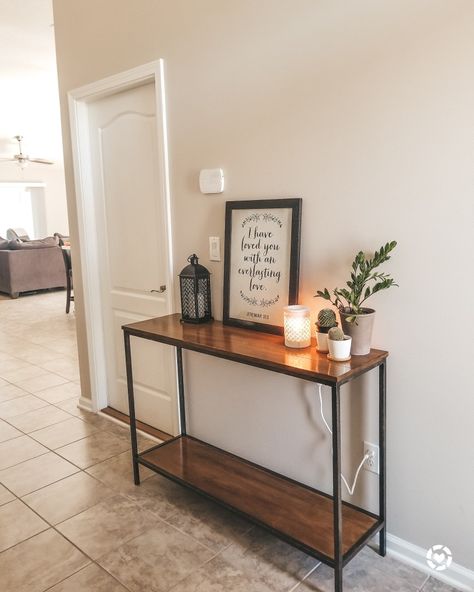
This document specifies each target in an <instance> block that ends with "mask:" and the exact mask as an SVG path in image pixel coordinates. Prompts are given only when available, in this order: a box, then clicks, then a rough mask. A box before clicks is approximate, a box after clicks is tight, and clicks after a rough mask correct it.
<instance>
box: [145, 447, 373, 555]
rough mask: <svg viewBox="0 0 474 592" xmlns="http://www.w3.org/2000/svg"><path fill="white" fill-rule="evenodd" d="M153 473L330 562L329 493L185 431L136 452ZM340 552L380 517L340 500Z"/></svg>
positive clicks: (363, 537)
mask: <svg viewBox="0 0 474 592" xmlns="http://www.w3.org/2000/svg"><path fill="white" fill-rule="evenodd" d="M139 462H140V463H141V464H143V465H145V466H147V467H148V468H151V469H153V470H155V471H157V472H158V473H161V474H163V475H165V476H166V477H169V478H170V479H173V480H174V481H177V482H179V483H181V484H182V485H185V486H187V487H191V488H192V489H195V490H196V491H199V492H200V493H203V494H204V495H206V496H208V497H210V498H212V499H214V500H215V501H217V502H219V503H221V504H224V505H225V506H227V507H229V508H231V509H233V510H236V511H238V512H240V513H241V514H244V515H245V516H247V517H248V518H250V519H251V520H252V521H254V522H256V523H258V524H261V525H262V526H264V527H265V528H268V529H270V530H271V531H273V532H274V533H275V534H277V535H278V536H280V537H281V538H283V539H285V540H287V541H288V542H290V543H291V544H292V545H294V546H296V547H299V548H300V549H302V550H304V551H305V552H306V553H308V554H310V555H313V556H315V557H317V558H319V559H321V560H322V561H324V562H325V563H327V564H328V565H333V564H334V533H333V498H332V497H331V496H329V495H326V494H324V493H321V492H319V491H316V490H314V489H311V488H309V487H306V486H305V485H302V484H300V483H296V482H295V481H292V480H290V479H288V478H286V477H284V476H282V475H278V474H276V473H273V472H271V471H269V470H267V469H265V468H263V467H259V466H257V465H254V464H253V463H250V462H249V461H246V460H244V459H242V458H239V457H238V456H235V455H233V454H230V453H228V452H225V451H223V450H220V449H219V448H216V447H214V446H211V445H209V444H206V443H205V442H202V441H200V440H197V439H196V438H193V437H190V436H179V437H177V438H174V439H173V440H169V441H168V442H165V443H164V444H161V445H159V446H157V447H155V448H153V449H150V450H148V451H145V452H143V453H142V454H140V455H139ZM342 524H343V535H342V539H343V545H342V546H343V553H344V559H345V560H349V559H350V558H351V556H352V555H353V552H356V551H357V549H358V548H359V546H360V545H362V544H364V543H365V542H366V541H367V540H368V539H369V538H370V537H371V536H373V534H375V532H377V531H378V530H380V528H381V527H382V525H383V524H382V522H381V521H380V520H379V519H378V518H377V517H376V516H374V515H373V514H370V513H368V512H365V511H364V510H361V509H359V508H355V507H354V506H351V505H349V504H346V503H344V502H343V504H342Z"/></svg>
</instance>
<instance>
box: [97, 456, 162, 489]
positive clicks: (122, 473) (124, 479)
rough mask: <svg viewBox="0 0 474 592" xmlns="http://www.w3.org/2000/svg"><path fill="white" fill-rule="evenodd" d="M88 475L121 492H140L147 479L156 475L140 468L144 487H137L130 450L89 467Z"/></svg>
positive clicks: (144, 468)
mask: <svg viewBox="0 0 474 592" xmlns="http://www.w3.org/2000/svg"><path fill="white" fill-rule="evenodd" d="M87 473H89V475H92V476H93V477H95V478H96V479H99V480H100V481H101V482H102V483H105V485H108V486H109V487H111V488H113V489H115V490H116V491H120V492H122V491H127V492H128V491H130V490H131V491H134V490H138V489H140V488H141V487H142V485H143V484H144V483H146V481H147V479H149V478H150V477H152V476H153V475H155V473H154V472H153V471H150V469H147V468H146V467H140V479H141V481H142V485H140V486H136V485H135V484H134V482H133V470H132V455H131V451H130V450H128V451H126V452H122V453H121V454H119V455H117V456H114V457H113V458H109V459H108V460H105V461H103V462H101V463H98V464H96V465H94V466H92V467H89V468H88V469H87Z"/></svg>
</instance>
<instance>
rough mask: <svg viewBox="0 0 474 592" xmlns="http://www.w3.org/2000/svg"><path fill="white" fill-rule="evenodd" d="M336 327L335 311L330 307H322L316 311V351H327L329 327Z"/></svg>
mask: <svg viewBox="0 0 474 592" xmlns="http://www.w3.org/2000/svg"><path fill="white" fill-rule="evenodd" d="M333 327H337V320H336V313H335V312H334V311H333V310H332V309H331V308H323V309H322V310H320V311H319V313H318V321H317V323H316V329H317V330H316V341H317V347H316V349H317V350H318V352H321V353H327V352H328V333H329V329H332V328H333Z"/></svg>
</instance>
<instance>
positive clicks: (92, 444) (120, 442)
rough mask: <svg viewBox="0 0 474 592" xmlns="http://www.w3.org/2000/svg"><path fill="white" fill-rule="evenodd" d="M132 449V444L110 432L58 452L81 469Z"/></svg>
mask: <svg viewBox="0 0 474 592" xmlns="http://www.w3.org/2000/svg"><path fill="white" fill-rule="evenodd" d="M129 448H130V443H129V442H128V441H126V440H124V439H122V438H119V437H118V436H115V434H111V433H109V432H96V433H95V434H92V435H91V436H88V437H87V438H83V439H82V440H78V441H77V442H73V443H72V444H68V445H67V446H62V447H61V448H58V449H57V450H56V452H57V453H58V454H60V455H61V456H63V457H64V458H66V459H67V460H70V461H71V462H73V463H74V464H75V465H77V466H78V467H81V469H85V468H87V467H90V466H92V465H95V464H97V463H99V462H101V461H103V460H105V459H107V458H111V457H112V456H116V455H117V454H120V453H121V452H124V451H125V450H128V449H129Z"/></svg>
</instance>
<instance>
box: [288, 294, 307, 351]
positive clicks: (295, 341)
mask: <svg viewBox="0 0 474 592" xmlns="http://www.w3.org/2000/svg"><path fill="white" fill-rule="evenodd" d="M283 311H284V312H283V325H284V331H285V345H286V347H294V348H302V347H308V346H310V345H311V317H310V313H309V308H308V307H307V306H301V305H299V304H294V305H291V306H285V308H284V309H283Z"/></svg>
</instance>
